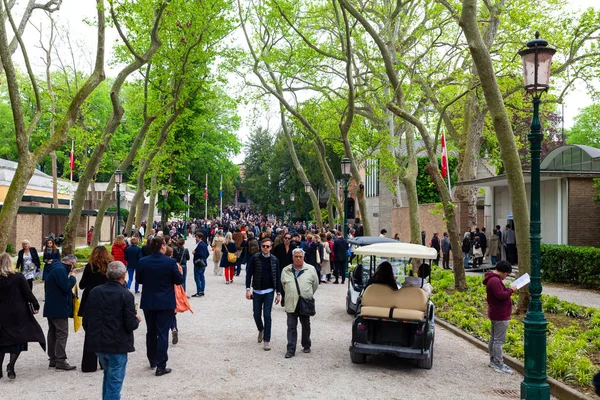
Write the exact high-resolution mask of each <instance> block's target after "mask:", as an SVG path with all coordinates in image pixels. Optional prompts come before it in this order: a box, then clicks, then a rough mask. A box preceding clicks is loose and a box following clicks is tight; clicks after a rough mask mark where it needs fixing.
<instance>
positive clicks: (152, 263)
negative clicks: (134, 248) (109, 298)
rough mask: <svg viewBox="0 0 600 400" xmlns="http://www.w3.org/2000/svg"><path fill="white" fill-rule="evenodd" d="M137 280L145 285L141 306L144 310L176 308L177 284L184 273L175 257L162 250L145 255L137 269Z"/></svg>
mask: <svg viewBox="0 0 600 400" xmlns="http://www.w3.org/2000/svg"><path fill="white" fill-rule="evenodd" d="M136 281H137V282H139V283H140V284H142V285H144V290H142V299H141V301H140V307H141V308H142V309H143V310H147V311H152V310H175V306H176V304H175V285H181V284H182V283H183V275H182V274H181V272H179V268H177V263H176V262H175V260H174V259H172V258H169V257H167V256H165V255H164V254H162V253H161V252H156V253H153V254H152V255H151V256H148V257H143V258H142V259H141V260H140V262H139V264H138V268H137V270H136Z"/></svg>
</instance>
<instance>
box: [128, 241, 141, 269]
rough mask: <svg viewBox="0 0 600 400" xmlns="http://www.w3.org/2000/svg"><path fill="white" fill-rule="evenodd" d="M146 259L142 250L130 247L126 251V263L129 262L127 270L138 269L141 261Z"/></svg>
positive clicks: (137, 247)
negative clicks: (143, 258)
mask: <svg viewBox="0 0 600 400" xmlns="http://www.w3.org/2000/svg"><path fill="white" fill-rule="evenodd" d="M142 257H144V255H143V253H142V249H141V248H140V247H139V246H128V247H127V248H126V249H125V261H127V268H128V269H129V268H133V269H136V268H137V266H138V262H139V261H140V259H141V258H142Z"/></svg>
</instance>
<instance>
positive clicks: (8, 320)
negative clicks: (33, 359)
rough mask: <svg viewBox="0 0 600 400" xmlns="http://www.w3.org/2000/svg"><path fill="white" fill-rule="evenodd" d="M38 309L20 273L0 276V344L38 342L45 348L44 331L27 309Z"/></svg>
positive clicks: (35, 300)
mask: <svg viewBox="0 0 600 400" xmlns="http://www.w3.org/2000/svg"><path fill="white" fill-rule="evenodd" d="M28 303H31V304H33V308H34V309H36V310H39V309H40V304H39V303H38V301H37V299H36V298H35V296H34V295H33V293H31V290H30V289H29V284H28V283H27V280H26V279H25V277H24V276H23V275H22V274H11V275H9V276H7V277H6V278H2V277H0V346H10V345H15V344H23V343H28V342H38V343H39V344H40V346H42V348H43V349H44V350H46V339H45V338H44V332H43V331H42V328H40V325H39V324H38V323H37V321H36V319H35V317H34V316H33V314H31V311H30V310H29V305H28Z"/></svg>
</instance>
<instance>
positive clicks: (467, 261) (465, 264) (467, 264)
mask: <svg viewBox="0 0 600 400" xmlns="http://www.w3.org/2000/svg"><path fill="white" fill-rule="evenodd" d="M463 254H464V255H465V256H464V258H463V264H464V266H465V268H469V253H463Z"/></svg>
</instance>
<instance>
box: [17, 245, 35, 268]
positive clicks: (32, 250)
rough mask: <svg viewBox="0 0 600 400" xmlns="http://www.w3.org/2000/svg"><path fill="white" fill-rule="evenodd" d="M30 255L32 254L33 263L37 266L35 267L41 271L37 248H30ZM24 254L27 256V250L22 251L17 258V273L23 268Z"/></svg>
mask: <svg viewBox="0 0 600 400" xmlns="http://www.w3.org/2000/svg"><path fill="white" fill-rule="evenodd" d="M29 253H30V254H31V261H32V262H33V263H34V264H35V266H36V267H37V269H40V266H41V264H40V257H39V256H38V252H37V250H36V249H35V247H30V248H29ZM23 254H25V250H23V249H21V250H19V255H18V257H17V267H16V268H17V271H20V270H21V268H22V267H23Z"/></svg>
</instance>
